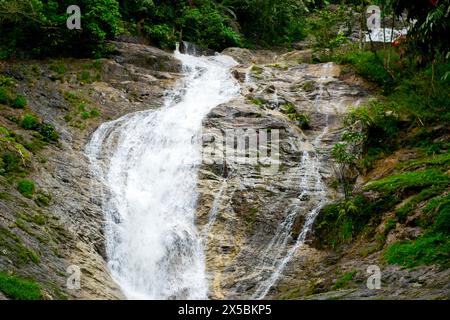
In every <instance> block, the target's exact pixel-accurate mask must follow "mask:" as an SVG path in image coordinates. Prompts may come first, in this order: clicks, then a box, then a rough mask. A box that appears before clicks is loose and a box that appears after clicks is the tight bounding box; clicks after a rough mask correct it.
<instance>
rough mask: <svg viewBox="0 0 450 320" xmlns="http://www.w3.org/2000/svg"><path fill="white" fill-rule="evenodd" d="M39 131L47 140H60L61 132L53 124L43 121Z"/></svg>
mask: <svg viewBox="0 0 450 320" xmlns="http://www.w3.org/2000/svg"><path fill="white" fill-rule="evenodd" d="M39 133H40V134H41V135H42V137H43V140H44V141H46V142H57V141H58V140H59V134H58V132H57V131H56V129H55V127H54V126H52V125H51V124H47V123H43V124H42V125H40V126H39Z"/></svg>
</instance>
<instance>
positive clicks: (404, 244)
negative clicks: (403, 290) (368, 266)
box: [383, 234, 450, 268]
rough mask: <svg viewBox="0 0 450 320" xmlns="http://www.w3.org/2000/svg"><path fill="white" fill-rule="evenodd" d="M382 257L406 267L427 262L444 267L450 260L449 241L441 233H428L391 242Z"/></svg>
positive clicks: (427, 263) (426, 263)
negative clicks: (416, 237)
mask: <svg viewBox="0 0 450 320" xmlns="http://www.w3.org/2000/svg"><path fill="white" fill-rule="evenodd" d="M383 257H384V259H385V260H386V261H387V262H388V263H391V264H398V265H401V266H404V267H407V268H412V267H415V266H419V265H429V264H439V265H442V266H444V267H445V266H448V265H449V262H450V241H449V238H448V237H447V236H444V235H443V234H428V235H425V236H422V237H419V238H418V239H416V240H407V241H401V242H396V243H394V244H392V245H391V246H389V247H388V248H387V250H386V251H385V253H384V255H383Z"/></svg>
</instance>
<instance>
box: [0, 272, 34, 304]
mask: <svg viewBox="0 0 450 320" xmlns="http://www.w3.org/2000/svg"><path fill="white" fill-rule="evenodd" d="M0 291H1V292H3V293H4V294H5V295H6V296H7V297H8V298H10V299H15V300H39V299H42V292H41V289H40V287H39V285H38V284H37V283H36V282H35V281H33V280H27V279H23V278H20V277H18V276H11V275H8V274H6V273H4V272H0Z"/></svg>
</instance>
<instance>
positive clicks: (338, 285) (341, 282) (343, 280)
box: [331, 271, 356, 290]
mask: <svg viewBox="0 0 450 320" xmlns="http://www.w3.org/2000/svg"><path fill="white" fill-rule="evenodd" d="M355 274H356V271H350V272H346V273H344V274H343V275H342V276H341V277H340V278H339V279H337V280H336V282H335V283H334V285H333V286H332V287H331V289H332V290H338V289H342V288H345V287H346V286H348V283H349V282H350V281H351V280H352V279H353V278H354V277H355Z"/></svg>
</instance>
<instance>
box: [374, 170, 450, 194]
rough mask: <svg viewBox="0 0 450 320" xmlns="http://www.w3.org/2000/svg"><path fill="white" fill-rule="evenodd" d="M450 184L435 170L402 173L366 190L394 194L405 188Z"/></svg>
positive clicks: (445, 176) (446, 176)
mask: <svg viewBox="0 0 450 320" xmlns="http://www.w3.org/2000/svg"><path fill="white" fill-rule="evenodd" d="M448 184H450V177H449V176H448V175H447V174H444V173H442V172H440V171H439V170H436V169H427V170H423V171H415V172H404V173H401V174H396V175H392V176H389V177H386V178H383V179H381V180H378V181H374V182H371V183H369V184H368V185H367V186H366V187H365V189H366V190H377V191H381V192H395V191H397V190H403V189H407V188H425V187H429V186H443V185H448Z"/></svg>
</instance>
